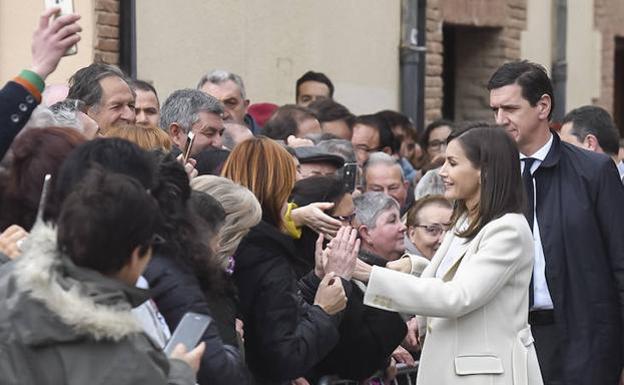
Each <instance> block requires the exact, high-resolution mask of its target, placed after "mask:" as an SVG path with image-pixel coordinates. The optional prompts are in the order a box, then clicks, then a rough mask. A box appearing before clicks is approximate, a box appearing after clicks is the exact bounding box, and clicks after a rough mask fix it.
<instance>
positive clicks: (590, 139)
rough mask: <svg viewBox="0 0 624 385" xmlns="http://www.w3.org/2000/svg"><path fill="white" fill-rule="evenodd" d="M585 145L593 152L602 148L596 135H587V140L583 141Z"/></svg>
mask: <svg viewBox="0 0 624 385" xmlns="http://www.w3.org/2000/svg"><path fill="white" fill-rule="evenodd" d="M583 145H585V147H586V148H587V149H589V150H591V151H594V152H595V151H598V149H599V148H600V143H598V138H596V136H595V135H594V134H587V136H586V137H585V139H583Z"/></svg>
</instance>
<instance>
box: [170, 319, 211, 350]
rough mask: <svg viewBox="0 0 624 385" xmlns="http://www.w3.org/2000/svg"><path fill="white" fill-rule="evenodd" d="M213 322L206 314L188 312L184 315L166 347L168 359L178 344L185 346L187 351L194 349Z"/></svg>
mask: <svg viewBox="0 0 624 385" xmlns="http://www.w3.org/2000/svg"><path fill="white" fill-rule="evenodd" d="M211 322H212V318H210V317H209V316H207V315H205V314H198V313H193V312H188V313H186V314H184V317H182V320H181V321H180V323H179V324H178V327H177V328H176V329H175V331H174V332H173V335H172V336H171V338H170V339H169V341H168V342H167V345H165V354H166V355H167V357H169V355H170V354H171V352H172V351H173V349H174V348H175V347H176V346H177V345H178V344H184V346H185V347H186V350H187V351H189V350H192V349H194V348H195V347H196V346H197V345H198V344H199V341H200V339H201V337H202V336H203V335H204V332H206V329H208V325H210V323H211Z"/></svg>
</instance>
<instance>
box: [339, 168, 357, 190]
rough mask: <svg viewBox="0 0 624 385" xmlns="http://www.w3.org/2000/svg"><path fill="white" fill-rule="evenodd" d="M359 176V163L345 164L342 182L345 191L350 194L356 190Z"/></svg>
mask: <svg viewBox="0 0 624 385" xmlns="http://www.w3.org/2000/svg"><path fill="white" fill-rule="evenodd" d="M357 174H358V165H357V163H345V165H344V169H343V173H342V182H343V183H344V186H345V190H347V191H349V192H353V191H354V190H355V185H356V178H357Z"/></svg>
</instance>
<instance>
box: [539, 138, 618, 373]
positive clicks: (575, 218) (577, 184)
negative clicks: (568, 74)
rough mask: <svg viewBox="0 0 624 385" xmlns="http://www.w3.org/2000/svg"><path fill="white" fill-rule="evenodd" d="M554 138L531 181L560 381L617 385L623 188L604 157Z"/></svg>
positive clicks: (611, 164) (610, 164)
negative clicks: (560, 365)
mask: <svg viewBox="0 0 624 385" xmlns="http://www.w3.org/2000/svg"><path fill="white" fill-rule="evenodd" d="M553 135H554V140H553V145H552V148H551V149H550V151H549V153H548V155H547V156H546V158H545V159H544V162H542V164H541V165H540V167H539V168H538V169H537V171H536V172H535V174H534V175H535V179H536V186H537V189H536V210H537V218H538V222H539V229H540V235H541V240H542V245H543V248H544V255H545V258H546V280H547V282H548V288H549V290H550V294H551V297H552V300H553V303H554V312H555V320H556V324H557V327H558V330H559V335H560V337H561V344H562V345H561V346H562V348H563V351H562V353H563V357H562V359H563V372H564V373H563V383H565V384H567V385H573V384H583V385H587V384H596V385H606V384H616V383H617V378H618V375H619V373H620V371H621V369H622V367H623V357H624V355H623V354H622V351H623V349H624V340H623V334H622V333H623V324H624V187H623V186H622V183H621V182H620V180H619V178H618V172H617V169H616V167H615V164H614V163H613V161H612V160H611V159H609V158H608V157H607V156H604V155H602V154H596V153H593V152H589V151H585V150H582V149H579V148H577V147H574V146H572V145H569V144H567V143H564V142H561V140H560V139H559V136H558V135H557V134H553Z"/></svg>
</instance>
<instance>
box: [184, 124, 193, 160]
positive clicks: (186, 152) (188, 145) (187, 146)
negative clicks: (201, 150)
mask: <svg viewBox="0 0 624 385" xmlns="http://www.w3.org/2000/svg"><path fill="white" fill-rule="evenodd" d="M193 142H195V133H194V132H193V131H189V133H188V135H187V136H186V144H185V145H184V156H183V157H182V159H183V160H184V162H183V163H182V164H186V162H187V161H188V158H189V157H190V156H191V149H192V148H193Z"/></svg>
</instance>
